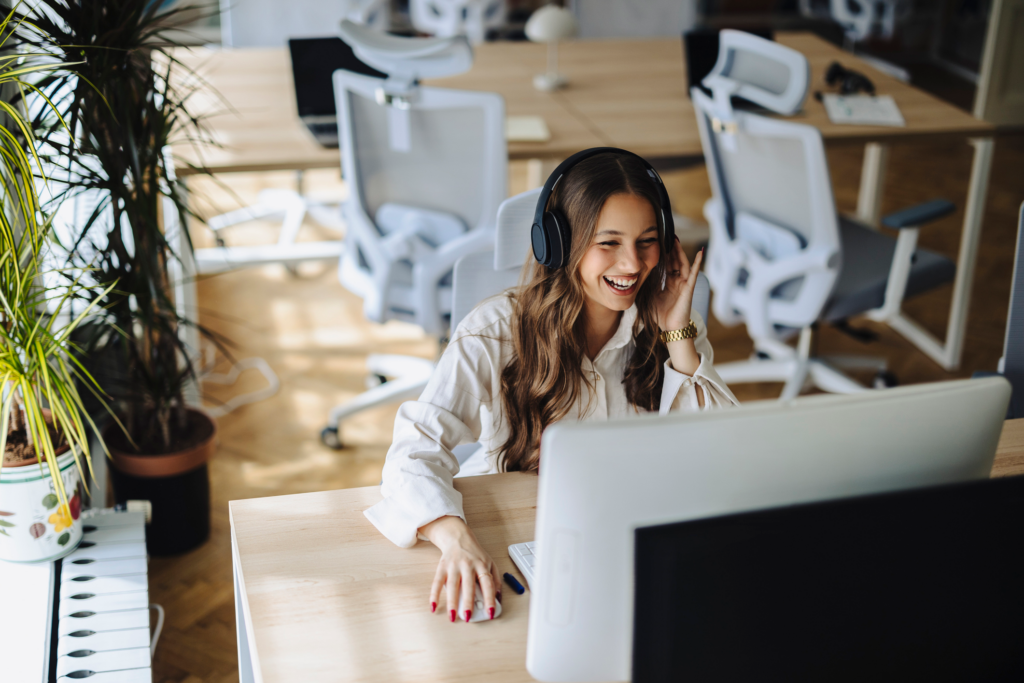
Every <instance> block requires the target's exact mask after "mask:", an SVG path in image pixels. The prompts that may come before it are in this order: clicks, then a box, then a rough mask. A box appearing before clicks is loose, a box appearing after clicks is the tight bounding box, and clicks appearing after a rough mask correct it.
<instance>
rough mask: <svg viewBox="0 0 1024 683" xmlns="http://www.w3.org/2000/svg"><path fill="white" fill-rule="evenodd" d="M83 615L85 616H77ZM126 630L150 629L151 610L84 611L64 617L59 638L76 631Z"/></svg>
mask: <svg viewBox="0 0 1024 683" xmlns="http://www.w3.org/2000/svg"><path fill="white" fill-rule="evenodd" d="M76 614H82V615H83V616H75V615H76ZM126 628H149V610H148V609H133V610H129V611H127V612H91V610H82V611H81V613H79V612H72V613H71V614H68V615H67V616H62V617H61V618H60V619H59V620H58V622H57V629H58V631H57V634H58V636H65V635H67V634H69V633H75V632H76V631H97V632H102V631H117V630H120V629H126Z"/></svg>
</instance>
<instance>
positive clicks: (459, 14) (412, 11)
mask: <svg viewBox="0 0 1024 683" xmlns="http://www.w3.org/2000/svg"><path fill="white" fill-rule="evenodd" d="M409 18H410V20H411V21H412V25H413V27H414V28H415V29H416V30H417V31H421V32H423V33H429V34H431V35H433V36H436V37H438V38H448V37H450V36H459V35H464V36H466V37H467V38H469V42H471V43H473V44H478V43H482V42H484V39H485V38H486V37H487V30H488V29H498V28H501V27H502V26H503V25H504V23H505V0H409Z"/></svg>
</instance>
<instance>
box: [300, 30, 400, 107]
mask: <svg viewBox="0 0 1024 683" xmlns="http://www.w3.org/2000/svg"><path fill="white" fill-rule="evenodd" d="M288 51H289V52H290V53H291V57H292V76H293V77H294V79H295V101H296V102H297V103H298V106H299V116H333V115H335V114H337V111H336V108H335V104H334V84H333V81H332V80H331V79H332V74H333V73H334V72H335V71H336V70H338V69H347V70H349V71H355V72H356V73H360V74H366V75H367V76H374V77H376V78H386V77H387V74H383V73H381V72H380V71H377V70H376V69H374V68H373V67H372V66H369V65H368V64H365V63H364V62H362V61H360V60H359V58H358V57H356V55H355V53H354V52H352V48H350V47H349V46H348V45H346V44H345V41H343V40H342V39H341V38H337V37H330V38H292V39H291V40H289V41H288Z"/></svg>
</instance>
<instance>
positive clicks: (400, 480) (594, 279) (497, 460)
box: [365, 150, 736, 622]
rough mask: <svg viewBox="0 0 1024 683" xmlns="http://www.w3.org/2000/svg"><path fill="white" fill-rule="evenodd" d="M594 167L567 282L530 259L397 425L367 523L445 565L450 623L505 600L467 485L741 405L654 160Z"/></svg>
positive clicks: (575, 214)
mask: <svg viewBox="0 0 1024 683" xmlns="http://www.w3.org/2000/svg"><path fill="white" fill-rule="evenodd" d="M584 157H585V158H583V159H582V160H580V161H578V162H576V163H574V164H573V165H572V166H571V168H570V169H569V170H568V171H566V172H565V175H564V177H562V179H561V181H559V182H558V183H557V184H556V185H555V190H554V192H553V193H552V195H551V198H550V201H549V202H548V207H547V210H548V211H558V212H559V214H558V215H560V216H561V217H563V220H566V221H567V222H568V225H569V226H570V233H571V237H570V238H569V244H570V248H569V253H568V255H567V263H566V266H565V267H561V268H558V267H553V268H549V267H547V266H544V265H541V264H539V263H537V262H535V261H534V260H533V259H530V262H529V263H528V264H527V266H526V267H525V269H524V282H525V284H523V285H521V286H520V287H517V288H515V289H513V290H509V292H507V293H506V294H503V295H499V296H497V297H493V298H491V299H488V300H487V301H485V302H483V303H482V304H480V305H479V306H478V307H477V308H476V309H474V311H473V312H472V313H470V314H469V315H468V316H467V317H466V319H465V320H464V321H463V322H462V323H461V324H460V325H459V327H458V329H457V330H456V332H455V334H454V335H453V340H452V342H451V344H449V346H448V348H447V349H446V350H445V352H444V354H443V355H442V356H441V359H440V361H439V362H438V366H437V369H436V370H435V372H434V374H433V375H432V377H431V379H430V383H429V384H428V385H427V388H426V389H425V390H424V392H423V394H422V395H421V396H420V399H419V400H418V401H413V402H409V403H405V404H403V405H402V406H401V408H400V409H399V412H398V416H397V417H396V419H395V438H394V442H393V443H392V445H391V449H390V451H389V452H388V457H387V462H386V463H385V465H384V481H383V483H382V486H381V492H382V494H383V496H384V500H383V501H381V502H380V503H378V504H377V505H374V506H373V507H371V508H370V509H368V510H367V511H366V513H365V514H366V516H367V517H368V518H369V519H370V521H371V522H373V524H374V525H375V526H376V527H377V528H378V529H379V530H380V531H381V532H382V533H383V534H384V535H385V536H387V537H388V538H389V539H390V540H391V541H393V542H394V543H396V544H397V545H399V546H402V547H411V546H412V545H414V544H415V543H416V540H417V538H421V539H424V540H429V541H431V542H432V543H433V544H434V545H436V546H437V547H438V548H439V549H440V550H441V560H440V562H439V564H438V569H437V574H436V576H435V578H434V583H433V585H432V586H431V590H430V609H431V611H434V610H435V609H436V608H437V603H438V600H439V599H440V593H441V589H442V587H446V600H447V605H448V610H449V617H450V619H451V621H453V622H454V621H455V618H456V612H455V610H456V609H457V606H458V604H459V599H458V598H459V595H460V592H461V596H462V599H463V601H464V604H466V605H472V604H473V593H474V589H475V584H476V582H477V581H479V583H480V589H481V592H482V594H483V602H484V605H485V609H487V610H488V611H489V614H490V617H491V618H492V619H493V618H494V604H495V602H494V601H495V596H496V595H497V596H498V598H499V599H500V586H501V583H500V579H499V573H498V569H497V567H496V565H495V563H494V562H493V560H492V559H491V558H490V556H489V555H488V554H487V552H486V551H484V550H483V548H481V547H480V544H479V543H478V542H477V540H476V537H475V536H474V535H473V532H472V530H471V529H470V528H469V526H467V524H466V522H465V516H464V514H463V511H462V496H461V494H460V493H459V492H458V491H456V490H455V488H454V487H453V486H452V478H453V477H454V476H456V474H461V475H462V476H465V475H467V474H488V473H493V472H499V471H505V472H514V471H522V472H536V471H537V470H538V469H539V467H540V459H541V454H540V450H539V445H540V437H541V433H542V432H543V430H544V428H546V427H547V426H549V425H551V424H553V423H555V422H558V421H560V420H565V419H571V420H599V419H609V418H619V417H625V416H627V415H634V414H639V413H644V412H654V411H660V412H661V413H663V414H664V413H667V412H669V411H670V410H700V409H706V408H709V407H712V406H723V405H732V404H735V403H736V399H735V397H734V396H733V395H732V393H731V392H730V391H729V389H728V388H727V387H726V385H725V383H724V382H722V380H721V378H720V377H719V376H718V374H717V373H716V372H715V370H714V368H713V367H712V365H711V361H712V351H711V345H710V344H708V341H707V330H706V329H705V327H704V321H703V320H701V319H700V316H698V315H693V316H691V312H690V302H691V300H692V297H693V289H694V285H695V284H696V281H697V273H698V271H699V269H700V264H701V261H702V258H703V253H700V254H698V255H697V257H696V258H695V259H694V262H693V265H692V266H691V265H690V263H689V261H688V259H687V258H686V255H685V254H684V253H683V250H682V247H681V246H680V245H679V241H678V240H677V239H673V238H671V237H670V239H669V241H667V242H666V241H665V240H664V239H663V238H662V237H661V236H660V235H662V234H663V232H664V230H665V226H664V225H662V224H661V223H660V220H659V218H658V217H659V216H660V215H664V214H666V213H667V214H668V215H671V208H670V207H668V206H663V205H662V202H663V201H664V203H665V204H667V198H665V199H664V200H663V199H662V196H661V195H659V190H658V188H657V186H656V185H655V181H654V180H652V178H651V176H650V175H648V167H647V165H646V164H645V163H644V162H643V161H642V160H640V159H639V158H638V157H635V156H633V155H631V154H629V153H626V152H622V151H621V150H619V151H616V152H608V153H599V154H596V155H594V156H589V157H586V156H585V154H584ZM556 173H557V171H556ZM552 177H553V178H554V177H556V176H555V174H553V176H552ZM549 182H550V181H549ZM659 182H660V181H659ZM665 244H669V245H671V246H670V248H669V251H668V253H667V254H662V249H663V245H665ZM662 283H664V286H663V285H662ZM691 317H692V322H691ZM662 332H664V333H673V334H665V335H664V337H665V339H666V340H667V341H663V340H662V336H663V335H662V334H661V333H662ZM474 442H480V443H481V444H482V447H481V449H480V450H479V451H478V452H477V453H476V454H475V455H474V456H472V457H471V458H470V459H469V460H468V461H467V462H465V463H464V464H463V466H462V467H461V470H460V467H459V464H458V462H457V460H456V459H455V457H454V456H453V455H452V449H453V448H454V447H455V446H457V445H459V444H467V443H474ZM623 464H624V465H625V466H628V463H623ZM464 616H465V619H466V621H467V622H468V621H469V618H470V616H471V614H470V613H467V614H466V615H464Z"/></svg>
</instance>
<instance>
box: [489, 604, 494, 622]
mask: <svg viewBox="0 0 1024 683" xmlns="http://www.w3.org/2000/svg"><path fill="white" fill-rule="evenodd" d="M487 612H488V613H489V614H490V615H491V619H493V618H494V608H493V607H488V608H487Z"/></svg>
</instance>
